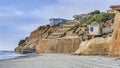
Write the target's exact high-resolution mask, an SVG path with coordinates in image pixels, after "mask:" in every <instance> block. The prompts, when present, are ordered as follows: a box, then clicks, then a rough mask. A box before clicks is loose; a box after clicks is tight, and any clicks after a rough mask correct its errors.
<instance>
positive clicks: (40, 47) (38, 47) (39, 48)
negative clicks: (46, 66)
mask: <svg viewBox="0 0 120 68" xmlns="http://www.w3.org/2000/svg"><path fill="white" fill-rule="evenodd" d="M47 42H48V40H46V39H43V40H41V41H39V42H38V44H37V45H36V47H35V50H36V52H37V53H45V49H44V48H45V46H46V44H47Z"/></svg>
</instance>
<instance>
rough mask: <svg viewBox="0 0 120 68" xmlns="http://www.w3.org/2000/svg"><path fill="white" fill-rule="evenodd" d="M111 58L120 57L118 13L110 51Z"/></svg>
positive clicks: (119, 20) (119, 22) (119, 16)
mask: <svg viewBox="0 0 120 68" xmlns="http://www.w3.org/2000/svg"><path fill="white" fill-rule="evenodd" d="M109 56H115V57H118V56H120V13H117V14H116V16H115V21H114V31H113V33H112V41H111V46H110V49H109Z"/></svg>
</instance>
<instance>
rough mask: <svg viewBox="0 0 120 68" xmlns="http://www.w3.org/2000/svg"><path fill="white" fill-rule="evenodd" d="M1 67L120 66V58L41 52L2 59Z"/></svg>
mask: <svg viewBox="0 0 120 68" xmlns="http://www.w3.org/2000/svg"><path fill="white" fill-rule="evenodd" d="M0 68H120V58H118V57H108V56H77V55H69V54H40V55H37V56H33V55H32V57H22V58H16V59H11V60H3V61H0Z"/></svg>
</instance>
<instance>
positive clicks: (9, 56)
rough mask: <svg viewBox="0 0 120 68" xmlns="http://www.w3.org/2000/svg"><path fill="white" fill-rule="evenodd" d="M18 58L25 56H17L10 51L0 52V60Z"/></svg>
mask: <svg viewBox="0 0 120 68" xmlns="http://www.w3.org/2000/svg"><path fill="white" fill-rule="evenodd" d="M19 56H25V55H22V54H17V53H15V52H12V51H0V60H4V59H12V58H16V57H19Z"/></svg>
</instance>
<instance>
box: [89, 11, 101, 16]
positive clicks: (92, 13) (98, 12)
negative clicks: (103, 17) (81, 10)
mask: <svg viewBox="0 0 120 68" xmlns="http://www.w3.org/2000/svg"><path fill="white" fill-rule="evenodd" d="M88 14H91V15H94V14H100V11H99V10H95V11H93V12H90V13H88Z"/></svg>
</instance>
